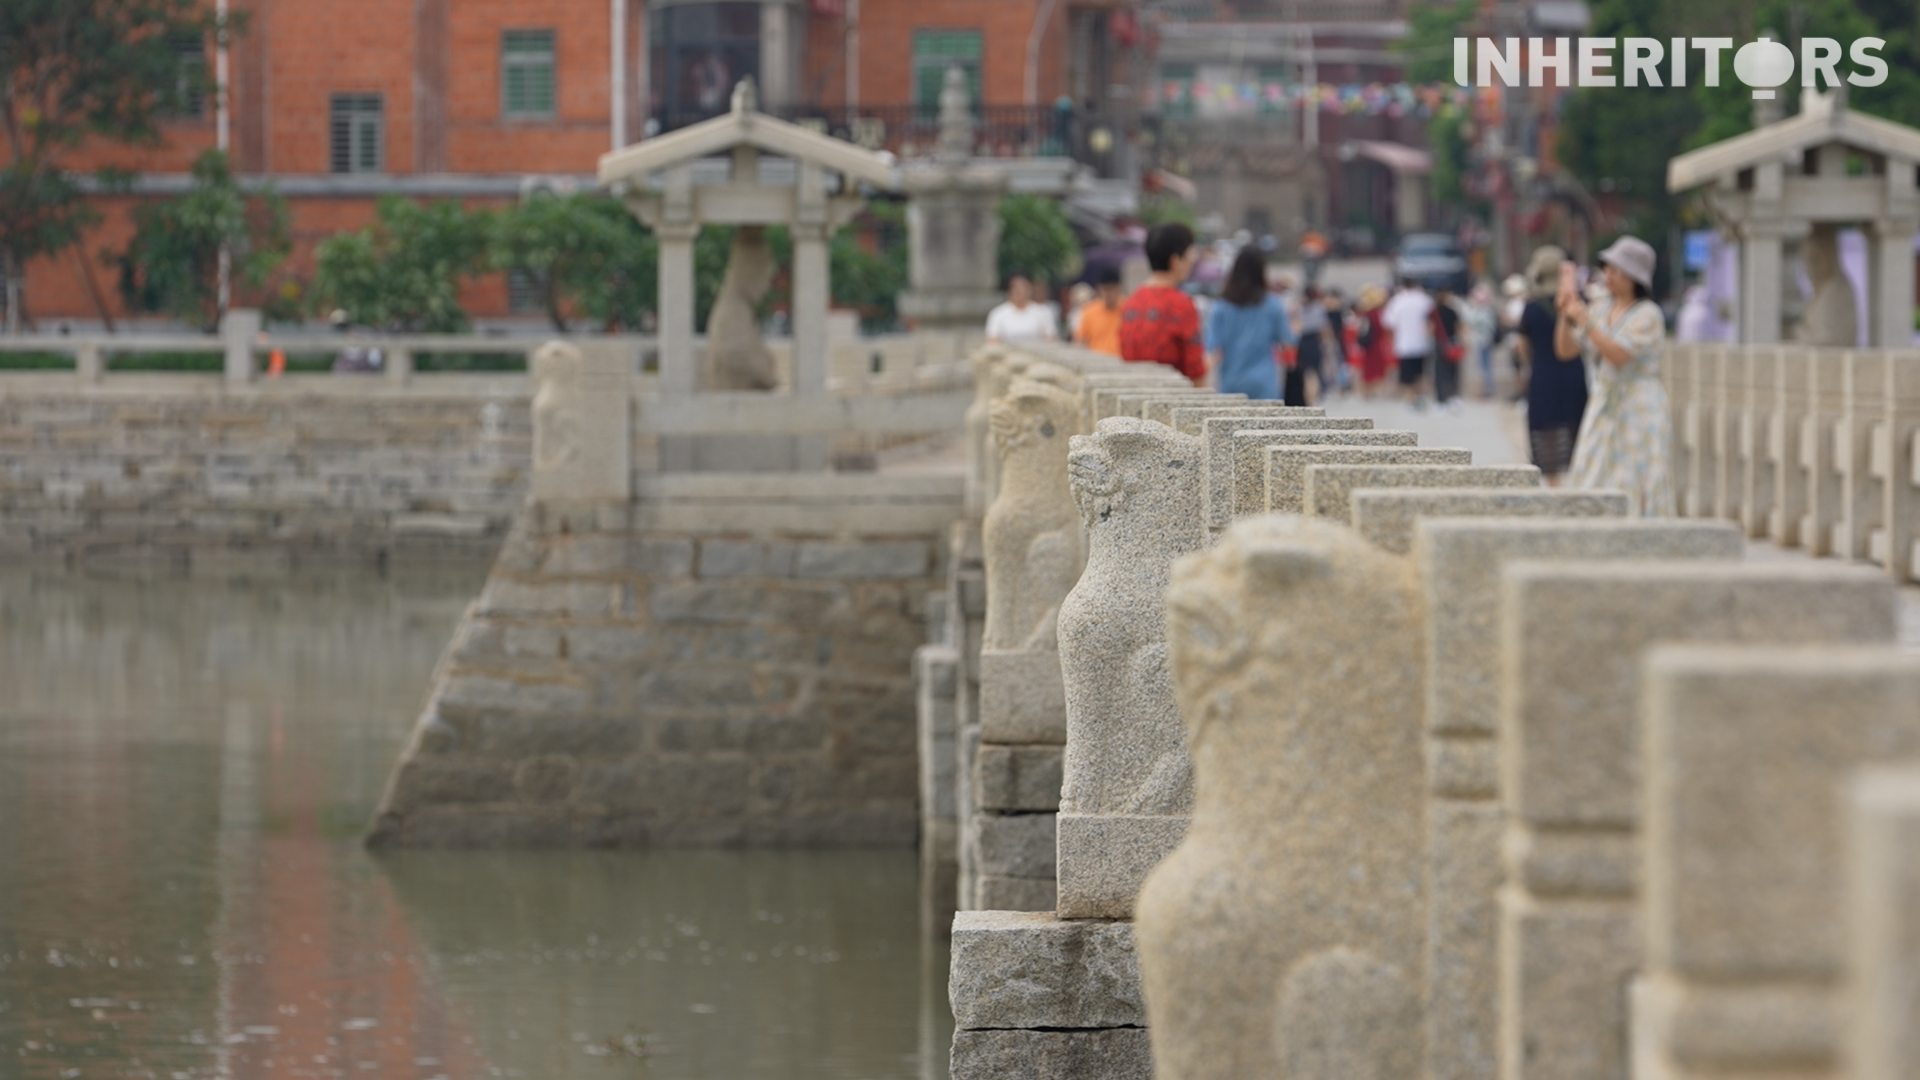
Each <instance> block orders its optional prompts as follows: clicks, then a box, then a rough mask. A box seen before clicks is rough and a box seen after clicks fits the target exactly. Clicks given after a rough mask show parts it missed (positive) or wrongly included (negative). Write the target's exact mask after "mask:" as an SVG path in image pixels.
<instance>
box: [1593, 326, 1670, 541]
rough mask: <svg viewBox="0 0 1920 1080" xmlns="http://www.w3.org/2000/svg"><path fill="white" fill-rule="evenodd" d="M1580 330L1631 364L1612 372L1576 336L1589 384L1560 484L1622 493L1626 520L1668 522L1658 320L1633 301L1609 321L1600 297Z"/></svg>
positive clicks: (1667, 454) (1661, 340) (1663, 329)
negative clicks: (1620, 351)
mask: <svg viewBox="0 0 1920 1080" xmlns="http://www.w3.org/2000/svg"><path fill="white" fill-rule="evenodd" d="M1588 326H1598V327H1601V328H1602V329H1604V330H1605V331H1606V332H1607V333H1608V334H1609V335H1610V336H1611V337H1612V338H1613V339H1614V340H1615V341H1618V342H1619V343H1620V344H1621V345H1623V346H1625V347H1626V349H1627V351H1628V352H1629V353H1631V354H1632V358H1631V359H1629V360H1628V361H1627V362H1626V364H1624V365H1622V366H1620V367H1615V366H1614V365H1612V364H1609V363H1607V362H1606V360H1605V359H1603V358H1602V357H1601V356H1600V351H1599V350H1598V349H1596V348H1594V346H1593V342H1592V341H1591V340H1590V338H1589V337H1588V333H1587V331H1586V330H1584V329H1583V330H1581V331H1580V332H1579V333H1578V334H1577V335H1576V336H1577V339H1578V340H1579V342H1580V348H1581V351H1582V352H1583V353H1584V354H1585V356H1586V359H1587V363H1588V365H1589V366H1590V368H1591V370H1592V371H1593V372H1594V378H1593V387H1592V390H1591V391H1590V393H1589V394H1588V397H1587V412H1586V415H1585V416H1583V417H1582V418H1581V420H1580V438H1579V442H1578V443H1577V444H1576V446H1575V449H1574V452H1573V467H1572V469H1570V470H1569V471H1568V473H1567V483H1568V485H1569V486H1571V487H1576V488H1614V489H1616V490H1619V491H1624V492H1626V493H1627V499H1628V502H1629V504H1630V505H1629V509H1628V513H1629V514H1630V515H1632V516H1634V517H1649V518H1657V517H1673V516H1674V514H1675V507H1674V498H1673V482H1672V478H1671V476H1670V470H1669V462H1670V461H1671V460H1672V458H1671V446H1672V442H1673V429H1672V424H1671V422H1670V421H1669V420H1668V417H1667V391H1666V388H1665V387H1663V386H1661V385H1660V346H1661V345H1662V344H1663V343H1664V342H1665V340H1666V331H1667V327H1666V321H1665V320H1664V319H1663V318H1662V317H1661V315H1660V309H1659V307H1658V306H1656V305H1655V304H1654V303H1653V301H1651V300H1636V301H1634V302H1633V303H1632V304H1630V305H1628V306H1627V309H1626V310H1625V311H1624V312H1622V313H1621V314H1620V315H1618V316H1617V317H1616V316H1615V315H1614V313H1613V297H1611V296H1607V297H1603V298H1601V299H1599V300H1596V301H1594V302H1593V304H1592V305H1591V306H1590V307H1589V309H1588Z"/></svg>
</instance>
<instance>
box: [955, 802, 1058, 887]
mask: <svg viewBox="0 0 1920 1080" xmlns="http://www.w3.org/2000/svg"><path fill="white" fill-rule="evenodd" d="M962 827H963V828H965V829H966V830H967V831H968V832H971V833H972V834H973V836H974V845H973V846H974V857H975V860H976V864H975V865H976V867H977V869H978V870H979V872H980V873H981V874H993V875H996V876H999V877H1026V878H1044V877H1050V876H1052V875H1053V872H1054V845H1055V840H1054V815H1052V814H988V813H977V812H976V813H974V814H973V815H972V816H970V817H969V818H968V819H967V820H966V821H965V822H963V823H962Z"/></svg>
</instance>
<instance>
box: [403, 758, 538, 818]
mask: <svg viewBox="0 0 1920 1080" xmlns="http://www.w3.org/2000/svg"><path fill="white" fill-rule="evenodd" d="M512 795H513V765H512V764H511V763H509V762H501V761H471V760H465V759H452V760H449V759H447V758H444V757H437V756H424V757H415V758H412V759H410V760H408V761H406V762H404V763H403V764H402V765H401V767H400V769H399V771H398V775H396V776H395V778H394V787H393V795H392V797H391V800H390V805H391V806H393V807H394V808H396V809H399V810H403V811H405V810H411V809H413V808H415V807H420V806H433V805H444V804H453V803H491V802H500V801H503V800H506V799H509V798H511V797H512Z"/></svg>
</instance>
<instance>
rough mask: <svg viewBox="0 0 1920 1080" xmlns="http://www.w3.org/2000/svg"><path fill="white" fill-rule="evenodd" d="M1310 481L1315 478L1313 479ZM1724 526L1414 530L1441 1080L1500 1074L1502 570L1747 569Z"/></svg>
mask: <svg viewBox="0 0 1920 1080" xmlns="http://www.w3.org/2000/svg"><path fill="white" fill-rule="evenodd" d="M1315 468H1316V470H1317V469H1319V468H1321V467H1319V466H1316V467H1315ZM1742 548H1743V544H1742V541H1741V538H1740V535H1739V530H1738V529H1736V528H1734V527H1733V526H1731V525H1728V524H1725V523H1721V522H1679V521H1661V522H1650V521H1639V520H1618V519H1580V520H1554V519H1495V518H1478V519H1464V518H1463V519H1447V518H1428V519H1425V520H1422V521H1420V522H1419V523H1418V526H1417V528H1416V538H1415V544H1414V558H1415V563H1416V565H1417V567H1418V568H1419V572H1420V580H1421V582H1422V583H1423V586H1424V588H1425V590H1426V603H1425V610H1426V630H1425V635H1426V650H1427V663H1428V668H1429V670H1430V671H1431V672H1432V673H1433V674H1432V677H1431V678H1429V679H1428V680H1427V702H1426V708H1425V710H1424V712H1425V716H1426V724H1427V729H1428V732H1429V734H1430V735H1431V736H1432V739H1431V740H1430V741H1429V743H1428V746H1427V762H1428V776H1427V782H1428V786H1429V788H1430V791H1431V793H1432V794H1433V796H1434V801H1433V802H1432V803H1431V804H1430V807H1429V843H1428V858H1429V864H1428V871H1427V874H1428V880H1429V881H1431V882H1432V883H1433V890H1434V891H1433V895H1432V897H1431V901H1430V904H1431V908H1430V913H1429V917H1428V931H1427V969H1428V991H1427V1006H1426V1016H1427V1048H1428V1068H1429V1071H1430V1073H1431V1075H1432V1076H1434V1077H1435V1078H1436V1080H1476V1078H1480V1077H1485V1076H1490V1075H1492V1074H1493V1072H1494V1069H1495V1066H1496V1063H1495V1060H1494V1051H1495V1047H1496V1044H1497V1041H1498V1033H1497V1026H1498V1025H1497V1015H1498V1014H1497V1005H1496V1003H1497V998H1498V995H1497V991H1496V987H1497V985H1498V977H1497V969H1496V963H1497V940H1498V925H1499V917H1498V915H1499V911H1498V907H1497V905H1496V903H1495V894H1496V893H1497V892H1498V890H1499V885H1500V881H1501V879H1502V875H1503V870H1502V863H1501V859H1500V836H1501V829H1502V820H1503V819H1502V817H1501V812H1500V807H1499V804H1498V803H1497V802H1495V801H1493V800H1494V799H1495V797H1496V796H1497V793H1498V775H1497V772H1498V770H1497V764H1498V757H1497V743H1496V741H1495V739H1494V737H1493V736H1494V730H1495V727H1496V716H1497V713H1498V708H1499V683H1500V651H1499V639H1500V634H1499V625H1498V624H1499V607H1500V588H1499V582H1500V570H1501V568H1502V567H1503V566H1504V565H1506V564H1507V563H1509V562H1512V561H1515V560H1518V559H1522V558H1527V557H1538V558H1554V559H1580V560H1608V559H1615V560H1618V559H1641V560H1644V559H1662V558H1664V559H1721V560H1734V559H1738V558H1739V557H1740V554H1741V551H1742Z"/></svg>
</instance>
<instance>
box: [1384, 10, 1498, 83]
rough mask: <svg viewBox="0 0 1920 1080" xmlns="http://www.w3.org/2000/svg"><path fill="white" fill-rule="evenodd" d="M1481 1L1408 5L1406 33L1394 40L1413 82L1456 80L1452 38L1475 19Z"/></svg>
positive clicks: (1396, 49) (1408, 77)
mask: <svg viewBox="0 0 1920 1080" xmlns="http://www.w3.org/2000/svg"><path fill="white" fill-rule="evenodd" d="M1479 8H1480V5H1479V3H1478V0H1453V2H1451V3H1448V2H1445V0H1442V2H1440V3H1431V2H1429V3H1416V4H1411V5H1409V6H1408V8H1407V36H1406V37H1403V38H1401V39H1400V40H1398V41H1396V42H1394V45H1393V47H1394V51H1396V52H1398V53H1400V54H1401V55H1402V56H1405V57H1406V58H1407V81H1408V82H1410V83H1451V82H1453V39H1454V38H1456V37H1459V36H1461V34H1462V31H1463V29H1464V28H1465V27H1466V25H1467V24H1468V23H1470V22H1472V21H1473V18H1474V16H1475V14H1477V13H1478V11H1479Z"/></svg>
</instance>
